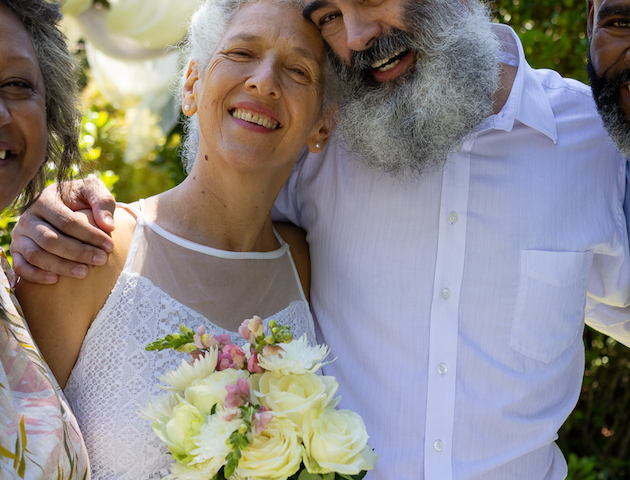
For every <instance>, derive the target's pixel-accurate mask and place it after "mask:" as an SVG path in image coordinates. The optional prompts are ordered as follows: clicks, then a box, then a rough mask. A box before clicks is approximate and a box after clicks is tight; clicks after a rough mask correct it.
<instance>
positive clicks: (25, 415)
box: [0, 0, 90, 479]
mask: <svg viewBox="0 0 630 480" xmlns="http://www.w3.org/2000/svg"><path fill="white" fill-rule="evenodd" d="M59 20H60V13H59V8H58V7H57V6H55V5H51V4H49V3H47V2H46V1H45V0H26V1H25V0H0V207H1V209H4V208H6V207H7V206H8V205H9V204H11V203H12V202H14V201H15V199H16V197H18V195H20V194H22V195H21V197H20V198H19V200H18V201H17V202H15V205H18V206H22V207H26V206H28V205H29V204H30V203H31V201H32V200H33V198H34V197H35V196H36V194H37V192H38V191H39V189H40V188H41V187H42V186H43V183H44V179H45V174H44V172H45V169H46V168H47V166H48V165H49V164H50V163H52V164H54V165H55V166H56V167H57V170H58V179H59V180H61V179H63V178H65V176H66V172H67V171H68V170H69V169H70V167H71V165H72V164H73V163H76V162H78V161H79V160H80V157H79V147H78V139H79V124H80V123H79V122H80V115H79V113H78V110H77V108H76V105H77V101H76V94H77V83H76V78H75V73H76V71H75V69H74V63H73V60H72V57H71V55H70V53H69V52H68V47H67V45H66V40H65V37H64V36H63V34H62V33H61V32H60V31H59V28H58V22H59ZM0 262H1V264H2V272H0V284H1V285H0V325H1V327H2V328H1V334H0V367H1V368H0V478H7V479H13V478H16V479H17V478H22V479H24V478H28V479H51V478H59V479H85V478H89V477H90V472H89V462H88V457H87V451H86V448H85V445H84V443H83V439H82V437H81V433H80V432H79V428H78V426H77V422H76V420H75V418H74V416H73V414H72V412H71V411H70V409H69V407H68V405H67V403H66V400H65V398H64V397H63V394H62V393H61V391H60V390H58V387H57V384H56V382H55V381H54V379H53V377H52V374H51V373H50V371H49V369H48V367H47V365H46V363H45V362H44V360H43V358H42V357H41V355H40V353H39V351H38V349H37V347H36V346H35V344H34V343H33V340H32V338H31V336H30V334H29V331H28V328H27V327H26V325H25V323H24V318H23V316H22V313H21V308H20V306H19V304H18V303H17V300H16V299H15V295H14V294H13V286H14V283H15V279H16V278H15V274H14V273H13V271H12V270H11V268H10V266H9V264H8V262H7V259H6V255H5V254H4V251H2V249H0Z"/></svg>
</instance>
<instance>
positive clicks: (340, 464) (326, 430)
mask: <svg viewBox="0 0 630 480" xmlns="http://www.w3.org/2000/svg"><path fill="white" fill-rule="evenodd" d="M302 430H303V438H302V440H303V442H304V448H305V453H306V454H305V456H304V465H305V466H306V469H307V470H308V471H309V472H310V473H320V474H325V473H329V472H337V473H341V474H346V475H356V474H357V473H359V472H361V471H363V470H372V469H373V468H374V462H375V461H376V459H377V458H378V455H376V454H375V453H374V452H373V451H372V450H371V449H370V447H369V446H368V444H367V441H368V434H367V431H366V429H365V423H363V419H362V418H361V416H360V415H358V414H356V413H354V412H353V411H351V410H335V409H332V408H327V409H326V410H324V411H323V412H322V413H321V414H320V415H319V416H318V417H316V416H315V415H309V416H307V417H306V419H305V421H304V425H303V427H302Z"/></svg>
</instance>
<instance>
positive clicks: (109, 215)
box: [80, 175, 116, 233]
mask: <svg viewBox="0 0 630 480" xmlns="http://www.w3.org/2000/svg"><path fill="white" fill-rule="evenodd" d="M80 193H81V194H82V196H83V197H84V198H85V201H86V203H87V204H88V205H89V207H90V208H91V209H92V213H93V214H94V220H95V222H96V225H97V226H98V227H99V228H101V229H102V230H104V231H105V232H107V233H110V232H111V231H112V230H114V228H115V227H114V210H115V209H116V200H115V199H114V197H113V196H112V194H111V193H110V192H109V190H108V189H107V187H106V186H105V184H104V183H103V182H102V181H100V180H99V179H98V178H96V177H95V176H93V175H91V176H89V177H88V178H86V179H85V181H84V182H83V183H82V185H81V190H80Z"/></svg>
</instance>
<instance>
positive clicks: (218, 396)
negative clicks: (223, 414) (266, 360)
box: [184, 368, 249, 415]
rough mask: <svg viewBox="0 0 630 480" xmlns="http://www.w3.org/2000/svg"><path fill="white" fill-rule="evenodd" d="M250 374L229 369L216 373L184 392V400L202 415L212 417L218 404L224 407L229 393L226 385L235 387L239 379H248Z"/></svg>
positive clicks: (194, 382) (193, 383) (196, 382)
mask: <svg viewBox="0 0 630 480" xmlns="http://www.w3.org/2000/svg"><path fill="white" fill-rule="evenodd" d="M248 376H249V374H248V373H247V372H245V371H243V370H235V369H233V368H228V369H226V370H223V371H221V372H215V373H213V374H211V375H209V376H208V377H206V378H200V379H197V380H194V381H193V382H192V383H191V384H190V385H189V386H188V387H186V390H185V391H184V399H185V400H186V401H187V402H189V403H190V404H191V405H193V406H194V407H196V408H198V409H199V410H200V411H201V412H202V413H204V414H206V415H210V412H211V411H212V407H213V406H214V405H216V404H219V406H223V402H224V401H225V397H226V396H227V393H228V391H227V390H226V389H225V386H226V385H234V384H235V383H236V381H237V380H238V379H239V378H247V377H248Z"/></svg>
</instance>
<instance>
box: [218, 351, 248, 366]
mask: <svg viewBox="0 0 630 480" xmlns="http://www.w3.org/2000/svg"><path fill="white" fill-rule="evenodd" d="M223 353H224V354H226V353H227V354H228V355H230V357H232V361H233V363H234V364H235V365H236V367H232V368H237V367H238V368H245V352H244V351H243V349H242V348H241V347H239V346H238V345H226V346H225V347H223ZM230 366H231V365H230Z"/></svg>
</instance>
